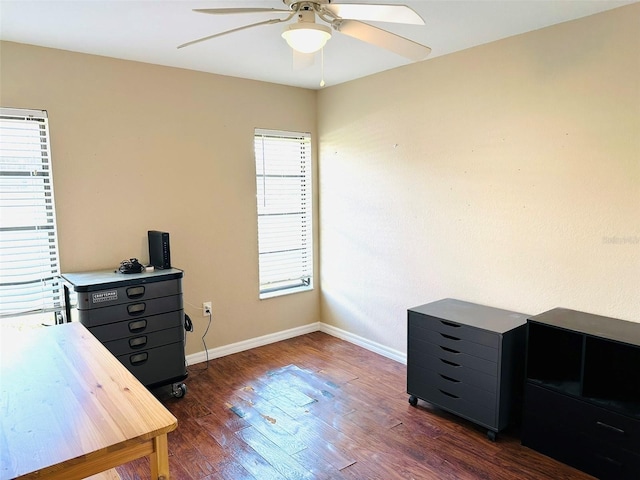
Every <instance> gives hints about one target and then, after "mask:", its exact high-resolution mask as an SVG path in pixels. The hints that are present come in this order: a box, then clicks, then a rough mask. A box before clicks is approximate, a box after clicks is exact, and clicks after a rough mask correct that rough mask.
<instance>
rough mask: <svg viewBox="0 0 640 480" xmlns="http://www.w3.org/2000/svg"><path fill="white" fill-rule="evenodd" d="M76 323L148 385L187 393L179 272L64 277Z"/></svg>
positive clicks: (170, 270) (169, 270)
mask: <svg viewBox="0 0 640 480" xmlns="http://www.w3.org/2000/svg"><path fill="white" fill-rule="evenodd" d="M62 277H63V278H64V280H65V282H66V288H72V289H73V290H74V291H75V292H76V294H77V297H78V301H77V315H78V320H79V321H80V323H82V324H83V325H84V326H85V327H87V328H88V329H89V331H90V332H91V333H92V334H93V335H95V337H96V338H97V339H98V340H100V342H102V343H103V345H104V346H105V347H107V349H109V351H110V352H111V353H112V354H113V355H115V356H116V357H117V358H118V360H120V362H122V364H123V365H125V366H126V367H127V368H128V369H129V370H130V371H131V372H132V373H133V374H134V375H135V376H136V378H138V380H140V382H141V383H143V384H144V385H145V386H147V387H150V388H154V387H158V386H162V385H168V384H173V395H174V396H176V397H181V396H183V395H184V393H185V392H186V386H185V385H184V383H182V381H183V380H184V379H185V378H186V377H187V369H186V362H185V353H184V347H185V328H184V310H183V301H182V277H183V272H182V271H181V270H178V269H175V268H171V269H166V270H155V271H153V272H143V273H133V274H122V273H119V272H114V271H113V270H108V271H92V272H80V273H65V274H63V275H62Z"/></svg>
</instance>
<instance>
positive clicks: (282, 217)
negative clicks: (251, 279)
mask: <svg viewBox="0 0 640 480" xmlns="http://www.w3.org/2000/svg"><path fill="white" fill-rule="evenodd" d="M283 155H284V157H283ZM254 162H255V169H256V172H255V173H256V214H257V227H258V289H259V298H260V299H266V298H272V297H277V296H281V295H288V294H293V293H298V292H305V291H309V290H313V287H314V286H313V283H314V282H313V275H314V248H313V196H312V192H313V185H312V181H313V175H312V168H313V162H312V151H311V134H310V133H309V132H293V131H285V130H273V129H264V128H256V129H255V130H254ZM285 224H286V225H285ZM284 229H286V230H285V231H283V230H284ZM278 232H280V233H278ZM274 245H275V247H276V249H274ZM276 265H277V266H276ZM287 265H292V266H290V267H287ZM276 272H278V273H276Z"/></svg>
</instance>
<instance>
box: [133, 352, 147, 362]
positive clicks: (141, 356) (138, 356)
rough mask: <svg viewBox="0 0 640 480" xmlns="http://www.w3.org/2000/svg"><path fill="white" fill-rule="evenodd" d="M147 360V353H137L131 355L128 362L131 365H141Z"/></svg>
mask: <svg viewBox="0 0 640 480" xmlns="http://www.w3.org/2000/svg"><path fill="white" fill-rule="evenodd" d="M148 358H149V354H148V353H147V352H142V353H137V354H135V355H131V356H130V357H129V361H130V362H131V365H142V364H143V363H144V362H146V361H147V360H148Z"/></svg>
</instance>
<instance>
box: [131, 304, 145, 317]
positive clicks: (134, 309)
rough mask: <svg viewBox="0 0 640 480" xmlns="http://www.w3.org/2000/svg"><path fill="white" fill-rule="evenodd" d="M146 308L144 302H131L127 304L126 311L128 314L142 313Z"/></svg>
mask: <svg viewBox="0 0 640 480" xmlns="http://www.w3.org/2000/svg"><path fill="white" fill-rule="evenodd" d="M146 308H147V306H146V305H145V303H144V302H141V303H132V304H131V305H127V312H129V315H140V314H142V313H144V310H145V309H146Z"/></svg>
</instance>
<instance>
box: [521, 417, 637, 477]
mask: <svg viewBox="0 0 640 480" xmlns="http://www.w3.org/2000/svg"><path fill="white" fill-rule="evenodd" d="M547 413H549V411H548V410H542V409H541V410H540V411H539V414H536V413H534V412H531V411H530V410H525V413H524V418H523V420H524V424H523V427H524V428H523V431H522V444H523V445H524V446H526V447H529V448H532V449H534V450H537V451H538V452H541V453H543V454H545V455H548V456H550V457H552V458H555V459H556V460H559V461H561V462H563V463H566V464H568V465H571V466H573V467H575V468H578V469H580V470H583V471H585V472H587V473H589V474H591V475H594V476H596V477H598V478H599V479H600V480H636V479H637V478H639V477H640V456H639V455H638V454H636V453H634V452H630V451H628V450H624V449H622V448H619V447H616V446H615V445H612V444H611V443H608V442H606V441H601V440H599V439H595V438H592V437H589V436H587V435H584V434H583V433H580V432H579V431H578V430H576V429H575V428H573V427H570V426H569V427H568V426H567V425H565V424H563V423H560V422H558V421H557V420H555V419H554V418H551V417H552V416H550V415H547ZM565 415H566V412H565Z"/></svg>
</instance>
